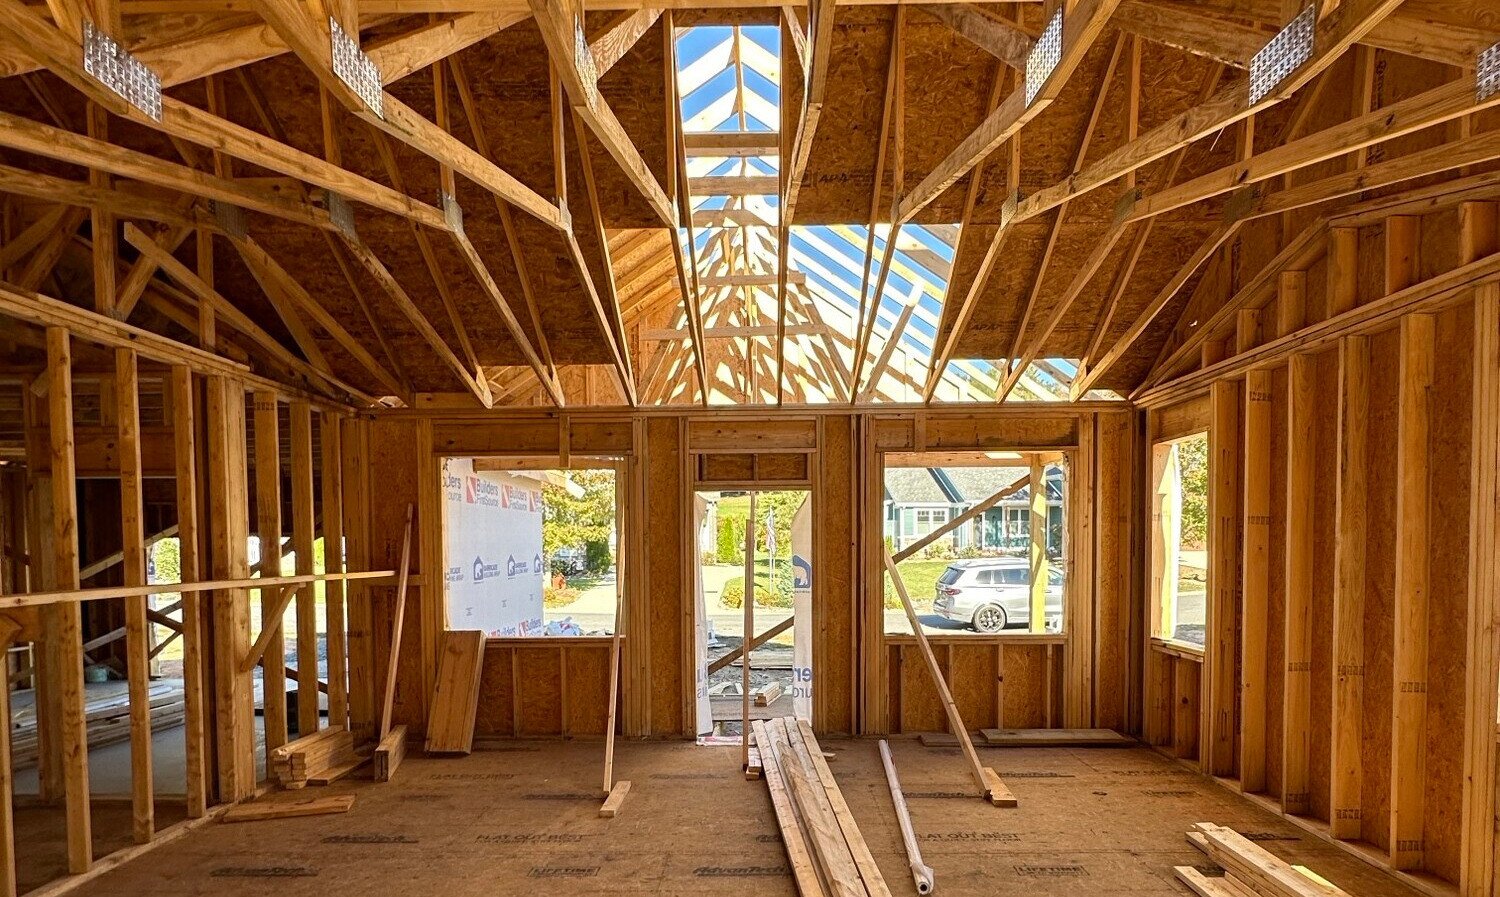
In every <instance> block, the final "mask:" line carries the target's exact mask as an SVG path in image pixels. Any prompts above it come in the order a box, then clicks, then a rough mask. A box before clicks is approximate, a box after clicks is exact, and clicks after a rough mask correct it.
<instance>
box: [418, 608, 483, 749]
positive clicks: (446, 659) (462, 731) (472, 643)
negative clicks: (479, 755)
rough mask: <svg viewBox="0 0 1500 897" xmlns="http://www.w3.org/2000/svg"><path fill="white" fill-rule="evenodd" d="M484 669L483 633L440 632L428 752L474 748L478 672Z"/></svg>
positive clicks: (476, 631) (475, 630)
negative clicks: (439, 651) (440, 646)
mask: <svg viewBox="0 0 1500 897" xmlns="http://www.w3.org/2000/svg"><path fill="white" fill-rule="evenodd" d="M483 670H484V633H483V632H481V631H479V630H477V629H469V630H450V631H448V632H444V633H443V656H442V659H441V660H440V661H439V663H438V676H437V684H436V685H435V686H434V688H433V694H432V710H431V711H430V712H429V713H428V716H427V752H428V753H429V754H467V753H469V752H470V751H472V750H473V749H474V720H475V714H476V713H477V712H478V710H479V676H480V674H481V673H482V672H483Z"/></svg>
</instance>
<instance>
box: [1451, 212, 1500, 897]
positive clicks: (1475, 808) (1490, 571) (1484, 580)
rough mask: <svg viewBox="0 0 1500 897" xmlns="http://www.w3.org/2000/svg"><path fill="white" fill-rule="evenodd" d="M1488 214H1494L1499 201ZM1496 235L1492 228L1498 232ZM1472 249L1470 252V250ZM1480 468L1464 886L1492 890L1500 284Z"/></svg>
mask: <svg viewBox="0 0 1500 897" xmlns="http://www.w3.org/2000/svg"><path fill="white" fill-rule="evenodd" d="M1486 205H1487V206H1488V207H1489V208H1488V211H1487V212H1485V213H1482V214H1483V215H1484V216H1485V217H1488V218H1489V222H1490V223H1491V224H1493V221H1494V209H1495V207H1494V205H1493V204H1488V203H1487V204H1486ZM1490 235H1491V236H1493V230H1492V231H1491V234H1490ZM1467 254H1468V253H1466V255H1467ZM1473 388H1474V409H1473V412H1472V413H1473V445H1472V447H1471V449H1470V456H1471V458H1472V465H1473V472H1472V474H1471V480H1470V489H1471V490H1472V491H1471V493H1470V512H1469V513H1470V518H1469V521H1470V522H1469V527H1470V529H1469V601H1468V608H1469V614H1468V616H1469V643H1468V651H1467V662H1466V664H1465V667H1464V670H1465V689H1464V695H1465V700H1464V706H1465V707H1466V708H1468V715H1467V717H1466V719H1465V740H1464V768H1463V772H1464V776H1463V782H1464V790H1463V800H1464V806H1463V817H1462V820H1463V821H1462V824H1461V830H1460V837H1461V838H1462V840H1461V842H1460V843H1461V845H1462V846H1461V848H1460V851H1461V852H1460V857H1459V862H1460V866H1459V893H1460V894H1462V895H1464V897H1488V895H1489V894H1491V893H1492V892H1493V885H1494V877H1495V825H1494V820H1495V754H1496V746H1495V728H1494V720H1495V717H1496V712H1497V706H1496V705H1497V703H1500V702H1497V694H1496V688H1495V687H1494V686H1495V682H1496V679H1497V676H1500V642H1497V635H1500V619H1497V618H1500V582H1497V579H1496V571H1497V558H1496V547H1495V541H1496V538H1497V534H1500V526H1497V523H1500V521H1497V519H1496V518H1497V508H1500V484H1497V482H1496V479H1497V469H1500V289H1497V288H1496V285H1495V284H1493V283H1489V284H1485V285H1484V286H1481V287H1479V289H1478V290H1476V291H1475V297H1474V387H1473Z"/></svg>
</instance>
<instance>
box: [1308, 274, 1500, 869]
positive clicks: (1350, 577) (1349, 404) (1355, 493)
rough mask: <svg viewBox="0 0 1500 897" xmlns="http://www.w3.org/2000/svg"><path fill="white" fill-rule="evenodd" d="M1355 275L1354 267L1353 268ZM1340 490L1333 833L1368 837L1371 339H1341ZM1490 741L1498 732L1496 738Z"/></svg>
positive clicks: (1347, 837)
mask: <svg viewBox="0 0 1500 897" xmlns="http://www.w3.org/2000/svg"><path fill="white" fill-rule="evenodd" d="M1349 273H1350V275H1351V276H1352V275H1353V272H1352V271H1351V272H1349ZM1338 351H1339V404H1338V416H1339V429H1338V454H1337V464H1338V467H1337V472H1336V474H1335V476H1336V478H1337V483H1336V485H1335V488H1336V490H1337V497H1336V499H1335V516H1336V519H1335V523H1334V527H1335V529H1334V537H1333V553H1334V587H1333V665H1334V673H1333V702H1332V717H1333V737H1332V740H1331V742H1330V745H1329V747H1330V750H1331V752H1332V753H1331V757H1330V760H1329V787H1330V796H1329V811H1328V813H1329V823H1328V829H1329V834H1331V835H1332V836H1333V837H1335V838H1339V839H1342V840H1351V841H1352V840H1359V839H1361V838H1363V837H1364V804H1365V802H1364V793H1363V789H1364V761H1363V758H1362V755H1361V751H1362V750H1363V745H1364V732H1365V702H1364V691H1365V589H1366V582H1365V563H1366V556H1365V545H1366V540H1367V538H1368V532H1367V525H1366V520H1365V513H1366V512H1365V501H1366V492H1367V491H1368V488H1369V458H1368V452H1369V432H1370V430H1369V428H1370V421H1369V418H1370V393H1369V390H1370V340H1369V337H1365V336H1348V337H1344V338H1343V339H1342V340H1340V341H1339V350H1338ZM1491 740H1493V739H1491Z"/></svg>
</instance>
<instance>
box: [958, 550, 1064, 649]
mask: <svg viewBox="0 0 1500 897" xmlns="http://www.w3.org/2000/svg"><path fill="white" fill-rule="evenodd" d="M1062 600H1063V574H1062V571H1061V570H1058V569H1057V568H1055V567H1049V568H1048V570H1047V599H1046V613H1045V619H1046V622H1047V629H1048V630H1050V631H1054V632H1055V631H1057V630H1058V629H1059V628H1060V624H1061V622H1062ZM932 609H933V610H934V611H936V612H937V614H938V615H939V616H941V617H943V618H945V619H949V620H961V621H963V622H966V623H968V624H969V625H970V626H972V627H973V628H974V629H975V630H977V631H979V632H999V631H1000V630H1002V629H1008V628H1024V627H1027V626H1029V625H1030V623H1031V564H1030V563H1029V562H1028V561H1027V560H1026V559H1025V558H981V559H978V560H972V561H954V562H953V563H951V564H949V565H948V569H946V570H944V571H943V575H941V576H939V577H938V581H937V594H936V595H935V596H934V597H933V600H932Z"/></svg>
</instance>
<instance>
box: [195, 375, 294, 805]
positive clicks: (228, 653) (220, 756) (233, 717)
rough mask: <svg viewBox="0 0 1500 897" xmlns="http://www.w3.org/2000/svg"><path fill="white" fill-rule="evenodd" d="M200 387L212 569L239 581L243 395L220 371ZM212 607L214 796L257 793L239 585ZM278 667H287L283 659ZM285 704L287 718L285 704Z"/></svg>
mask: <svg viewBox="0 0 1500 897" xmlns="http://www.w3.org/2000/svg"><path fill="white" fill-rule="evenodd" d="M204 392H205V395H206V401H205V403H204V404H205V410H206V417H207V422H206V426H205V428H204V429H205V432H206V433H207V435H208V456H207V467H208V470H207V473H208V477H207V479H208V516H207V521H208V524H209V526H210V528H211V534H210V539H209V551H210V561H211V564H212V567H211V568H210V574H211V575H212V576H213V577H214V578H215V579H220V580H241V579H245V578H248V576H249V575H250V558H249V548H248V544H249V540H250V533H249V525H248V521H247V520H246V519H245V512H246V509H247V508H248V507H249V495H248V491H247V487H246V483H245V480H246V476H245V468H246V464H247V458H246V448H245V393H244V390H243V388H242V387H241V386H240V385H239V384H238V383H236V382H234V381H231V380H229V379H228V378H226V377H218V376H215V377H209V378H208V379H207V381H206V384H205V388H204ZM210 606H211V607H212V608H213V617H214V619H213V634H214V654H213V656H214V658H215V662H214V665H213V669H214V725H215V733H216V737H215V739H214V744H215V747H216V750H215V757H216V760H217V762H218V779H219V799H220V800H221V801H226V802H228V801H237V800H242V799H244V798H246V797H249V796H250V795H251V794H253V793H254V792H255V758H254V753H255V741H254V732H255V706H254V703H253V702H254V698H253V695H252V684H251V678H250V674H249V673H242V672H240V666H239V664H238V663H237V662H236V660H238V659H239V658H242V657H244V656H245V655H246V654H247V653H248V652H249V650H250V604H249V599H248V597H247V595H246V592H245V590H244V589H225V590H223V591H220V592H216V593H214V596H213V599H212V604H211V605H210ZM278 660H279V658H278ZM276 666H277V669H278V670H284V669H285V668H284V666H282V665H281V664H280V663H278V664H276ZM268 672H269V671H268ZM282 707H283V716H284V710H285V703H284V702H283V704H282ZM282 737H283V739H284V738H285V734H284V726H283V736H282Z"/></svg>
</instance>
